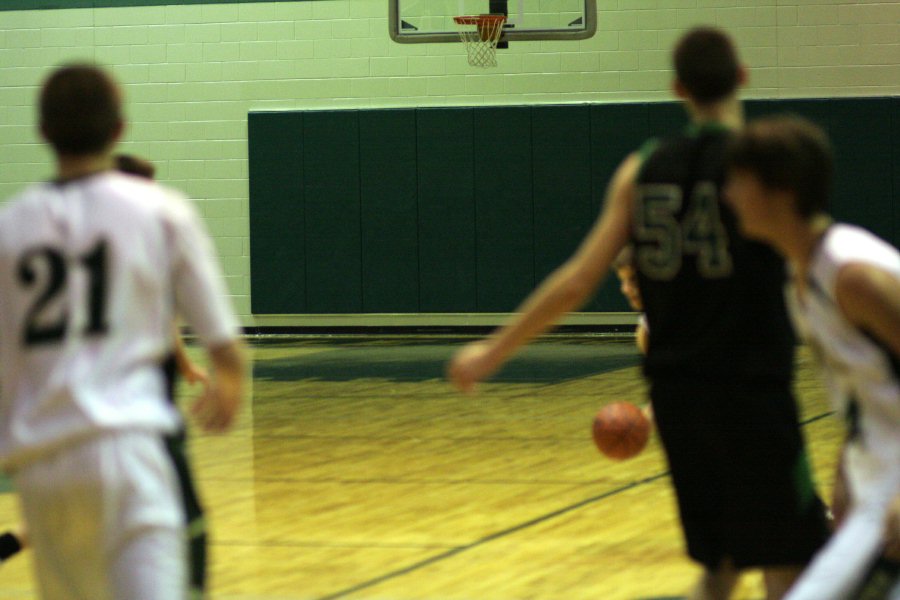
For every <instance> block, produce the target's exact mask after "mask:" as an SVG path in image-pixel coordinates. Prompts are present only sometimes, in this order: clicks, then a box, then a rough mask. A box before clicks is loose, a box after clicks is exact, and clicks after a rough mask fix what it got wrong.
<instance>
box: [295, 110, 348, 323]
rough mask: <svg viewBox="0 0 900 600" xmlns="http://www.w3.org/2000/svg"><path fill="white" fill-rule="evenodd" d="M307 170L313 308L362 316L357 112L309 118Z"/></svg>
mask: <svg viewBox="0 0 900 600" xmlns="http://www.w3.org/2000/svg"><path fill="white" fill-rule="evenodd" d="M303 172H304V179H303V197H304V198H305V200H306V205H305V213H306V218H305V226H306V230H305V231H306V236H305V237H306V251H305V253H304V254H305V256H306V305H307V310H308V311H309V312H311V313H327V312H335V313H359V312H362V240H361V237H360V230H361V226H362V224H361V221H360V197H359V188H360V179H359V119H358V113H357V112H355V111H330V112H319V113H316V114H315V115H312V114H310V115H307V116H306V118H304V120H303Z"/></svg>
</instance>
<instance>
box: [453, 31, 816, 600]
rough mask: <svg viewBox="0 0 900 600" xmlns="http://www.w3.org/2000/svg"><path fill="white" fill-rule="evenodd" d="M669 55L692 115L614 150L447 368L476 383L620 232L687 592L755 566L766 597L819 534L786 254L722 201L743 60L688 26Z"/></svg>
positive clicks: (593, 278) (714, 586)
mask: <svg viewBox="0 0 900 600" xmlns="http://www.w3.org/2000/svg"><path fill="white" fill-rule="evenodd" d="M674 63H675V71H676V81H675V84H674V90H675V93H676V94H677V96H678V97H679V98H681V99H682V100H683V101H684V104H685V107H686V109H687V111H688V113H689V114H690V116H691V121H692V125H691V127H690V128H689V129H688V130H687V131H686V132H685V133H684V134H682V135H679V136H677V137H675V138H673V139H670V140H663V141H658V142H652V143H648V144H646V145H645V146H644V148H642V149H641V151H639V152H635V153H633V154H631V155H630V156H628V157H627V158H625V160H624V161H623V162H622V164H621V165H620V166H619V168H618V169H617V171H616V173H615V174H614V175H613V178H612V181H611V183H610V185H609V189H608V190H607V196H606V200H605V203H604V208H603V212H602V214H601V215H600V217H599V219H598V220H597V223H596V224H595V225H594V227H593V229H592V230H591V232H590V233H589V234H588V236H587V237H586V238H585V240H584V241H583V242H582V244H581V246H580V247H579V249H578V250H577V251H576V253H575V254H574V255H573V256H572V257H571V258H570V259H569V260H568V261H566V262H565V263H564V264H563V265H562V266H560V267H559V268H558V269H556V271H554V272H553V273H552V274H551V275H550V276H549V277H548V278H547V279H546V280H545V281H544V282H543V283H542V284H541V285H540V286H539V287H538V289H537V290H535V291H534V292H533V293H532V294H531V295H530V296H529V297H528V299H526V301H525V302H524V303H523V304H522V306H521V307H520V308H519V311H518V313H517V315H516V316H515V317H514V318H513V319H512V320H511V321H510V322H509V323H507V324H506V325H504V326H503V327H501V328H499V329H498V330H496V331H495V332H494V333H492V334H491V335H490V336H489V337H488V338H486V339H485V340H483V341H479V342H475V343H472V344H469V345H467V346H466V347H464V348H463V349H462V350H460V351H459V353H458V354H457V355H456V356H455V357H454V358H453V360H452V361H451V363H450V365H449V366H448V375H449V377H450V379H451V381H452V382H453V383H454V384H455V385H456V386H457V387H458V388H459V389H461V390H463V391H472V390H473V388H474V386H475V384H476V383H477V382H478V381H481V380H483V379H484V378H486V377H488V376H490V375H491V374H492V373H494V372H495V371H496V370H497V369H498V368H499V367H500V365H501V364H502V363H503V362H504V361H505V360H506V359H507V358H509V357H510V356H511V355H512V353H513V352H514V351H515V350H516V349H517V348H519V347H520V346H521V345H523V344H525V343H526V342H527V341H528V340H530V339H531V338H532V337H534V336H535V335H537V334H539V333H541V332H542V331H544V330H546V329H547V328H549V327H550V326H551V325H552V324H553V323H554V322H555V321H556V320H557V319H558V318H559V317H560V316H561V315H563V314H564V313H566V312H568V311H571V310H575V309H577V308H578V307H580V306H581V305H582V304H583V303H584V302H585V301H586V300H587V299H588V297H589V296H590V295H591V294H592V293H593V292H594V290H595V289H596V288H597V286H598V285H599V284H600V282H601V281H602V280H603V278H604V277H605V275H606V273H607V272H608V271H609V268H610V265H611V263H612V261H613V259H614V257H615V256H616V254H617V253H618V252H619V251H620V250H621V249H622V248H623V247H624V246H625V244H626V243H628V242H629V241H632V242H633V243H634V244H635V249H636V264H637V267H638V271H639V284H640V289H641V295H642V298H643V301H644V308H645V310H646V314H647V320H648V324H649V328H650V331H651V332H652V335H650V343H649V347H648V349H647V356H646V359H645V374H646V375H647V377H648V378H649V379H650V384H651V400H652V403H653V408H654V412H655V418H656V424H657V428H658V430H659V432H660V436H661V439H662V441H663V445H664V447H665V450H666V454H667V456H668V459H669V464H670V467H671V470H672V480H673V483H674V486H675V490H676V493H677V497H678V508H679V512H680V515H681V521H682V526H683V529H684V533H685V538H686V541H687V547H688V553H689V554H690V556H691V557H692V558H693V559H695V560H696V561H698V562H699V563H701V564H702V565H703V566H704V572H703V575H702V576H701V578H700V581H699V582H698V584H697V586H696V588H695V589H694V591H693V593H692V596H691V598H692V599H693V600H706V599H712V600H720V599H721V600H724V599H726V598H727V597H728V596H729V594H730V592H731V590H732V588H733V587H734V585H735V583H736V581H737V578H738V576H739V574H740V571H741V570H742V569H744V568H750V567H761V568H763V571H764V576H765V582H766V588H767V593H768V597H769V599H770V600H774V599H777V598H781V597H782V596H783V595H784V593H785V592H786V590H787V589H788V588H789V587H790V585H791V583H792V582H793V581H794V580H795V579H796V577H797V576H798V575H799V573H800V571H801V570H802V568H803V566H804V565H805V563H806V562H807V561H808V560H809V559H810V558H811V557H812V555H813V554H814V553H815V551H816V550H817V549H818V548H819V547H820V546H821V545H822V543H823V542H824V541H825V539H826V537H827V534H828V530H827V525H826V520H825V511H824V507H823V506H822V503H821V501H820V500H819V498H818V496H817V495H816V493H815V491H814V489H813V485H812V479H811V475H810V472H809V466H808V463H807V461H806V456H805V451H804V447H803V440H802V435H801V433H800V429H799V425H798V422H797V411H796V406H795V403H794V398H793V395H792V393H791V373H792V358H793V339H792V336H791V332H790V327H789V322H788V320H787V317H786V313H785V309H784V306H783V301H782V299H781V284H782V281H783V278H784V271H783V264H782V263H781V261H780V260H779V259H778V258H777V257H776V256H775V254H774V253H772V252H771V251H769V250H767V249H765V248H763V247H762V246H760V245H758V244H754V243H750V242H748V241H746V240H744V239H743V238H741V237H740V236H739V235H738V234H737V230H736V228H735V220H734V217H733V215H732V214H731V213H730V211H729V209H728V208H727V207H725V206H723V205H722V204H721V203H720V197H719V192H720V189H721V185H722V180H723V176H724V175H723V173H724V154H725V152H724V150H725V146H726V143H727V141H728V138H729V136H730V135H731V133H730V132H731V131H734V130H736V129H738V128H739V127H741V125H742V123H743V114H742V109H741V104H740V101H739V100H738V98H737V89H738V87H740V85H741V84H742V83H743V82H744V81H745V78H746V75H745V72H744V70H743V68H742V67H741V66H740V65H739V63H738V59H737V56H736V52H735V50H734V47H733V45H732V43H731V40H730V39H729V38H728V36H727V35H725V34H724V33H723V32H721V31H719V30H717V29H713V28H698V29H694V30H692V31H690V32H688V33H687V34H686V35H685V36H683V37H682V39H681V40H680V41H679V42H678V44H677V46H676V48H675V52H674Z"/></svg>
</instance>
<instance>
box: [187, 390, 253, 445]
mask: <svg viewBox="0 0 900 600" xmlns="http://www.w3.org/2000/svg"><path fill="white" fill-rule="evenodd" d="M240 403H241V390H240V386H234V385H229V384H228V382H226V381H221V380H218V381H212V382H210V384H209V385H207V386H206V388H205V389H204V390H203V393H201V394H200V397H199V398H197V401H196V402H195V403H194V405H193V406H192V407H191V414H192V415H194V418H195V419H196V421H197V424H198V425H200V427H201V428H202V429H203V430H204V431H206V432H209V433H221V432H223V431H226V430H228V429H229V428H230V427H231V426H232V425H233V424H234V421H235V418H236V417H237V412H238V408H239V407H240Z"/></svg>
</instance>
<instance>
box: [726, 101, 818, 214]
mask: <svg viewBox="0 0 900 600" xmlns="http://www.w3.org/2000/svg"><path fill="white" fill-rule="evenodd" d="M727 162H728V166H729V167H730V168H731V169H735V170H739V171H746V172H749V173H751V174H752V175H754V176H755V177H756V178H758V179H759V181H760V183H761V184H762V185H763V186H764V187H766V188H768V189H770V190H780V191H787V192H791V193H793V194H794V196H795V197H796V208H797V212H798V213H799V214H800V215H801V216H802V217H803V218H809V217H811V216H813V215H814V214H816V213H820V212H826V211H827V210H828V197H829V195H830V193H831V180H832V176H833V172H834V156H833V153H832V149H831V144H830V143H829V141H828V136H826V135H825V132H824V131H823V130H822V129H821V128H819V127H818V126H817V125H815V124H813V123H812V122H810V121H807V120H806V119H803V118H801V117H796V116H790V115H786V116H777V117H766V118H763V119H758V120H756V121H753V122H751V123H750V124H749V125H748V126H747V127H746V128H745V129H744V131H743V132H741V133H740V134H739V135H738V136H737V137H736V138H735V139H734V140H732V142H731V145H730V147H729V149H728V154H727Z"/></svg>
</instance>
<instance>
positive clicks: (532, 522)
mask: <svg viewBox="0 0 900 600" xmlns="http://www.w3.org/2000/svg"><path fill="white" fill-rule="evenodd" d="M668 476H669V472H668V471H665V472H664V473H657V474H656V475H651V476H650V477H646V478H644V479H639V480H637V481H632V482H631V483H629V484H627V485H624V486H622V487H618V488H616V489H613V490H609V491H608V492H604V493H602V494H598V495H597V496H592V497H590V498H586V499H584V500H581V501H580V502H576V503H575V504H570V505H569V506H565V507H563V508H560V509H558V510H555V511H553V512H550V513H547V514H544V515H541V516H539V517H535V518H534V519H530V520H528V521H525V522H524V523H519V524H518V525H514V526H512V527H508V528H506V529H501V530H500V531H496V532H494V533H492V534H490V535H486V536H484V537H483V538H480V539H477V540H475V541H474V542H471V543H468V544H464V545H462V546H456V547H454V548H451V549H450V550H447V551H446V552H441V553H440V554H436V555H434V556H431V557H429V558H426V559H424V560H420V561H417V562H415V563H413V564H411V565H408V566H406V567H403V568H401V569H396V570H394V571H390V572H388V573H385V574H384V575H380V576H378V577H375V578H373V579H370V580H368V581H363V582H362V583H358V584H356V585H354V586H351V587H348V588H345V589H343V590H340V591H338V592H334V593H332V594H329V595H327V596H321V597H319V598H318V600H334V599H335V598H340V597H342V596H346V595H348V594H353V593H356V592H359V591H362V590H364V589H367V588H370V587H373V586H376V585H378V584H380V583H384V582H385V581H389V580H391V579H394V578H396V577H400V576H402V575H406V574H407V573H411V572H413V571H416V570H418V569H421V568H422V567H427V566H428V565H431V564H433V563H436V562H438V561H441V560H444V559H445V558H450V557H451V556H456V555H457V554H460V553H462V552H465V551H466V550H471V549H472V548H476V547H478V546H481V545H482V544H486V543H488V542H492V541H494V540H496V539H499V538H502V537H506V536H508V535H511V534H513V533H516V532H518V531H521V530H523V529H527V528H529V527H532V526H534V525H538V524H540V523H543V522H544V521H549V520H550V519H554V518H556V517H558V516H560V515H564V514H566V513H569V512H572V511H573V510H577V509H579V508H582V507H584V506H587V505H588V504H593V503H594V502H598V501H600V500H603V499H605V498H609V497H610V496H615V495H617V494H621V493H622V492H626V491H628V490H631V489H634V488H636V487H639V486H642V485H646V484H648V483H652V482H654V481H657V480H659V479H662V478H664V477H668Z"/></svg>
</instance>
